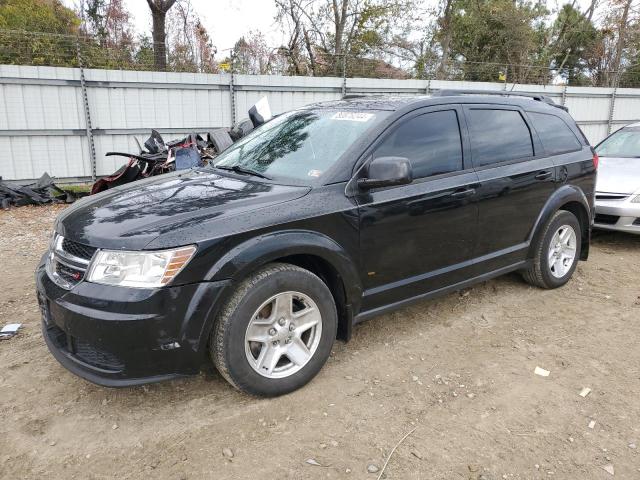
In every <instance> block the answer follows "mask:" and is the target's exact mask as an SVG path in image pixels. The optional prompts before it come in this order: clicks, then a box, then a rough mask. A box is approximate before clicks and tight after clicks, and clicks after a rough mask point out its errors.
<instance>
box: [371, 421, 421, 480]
mask: <svg viewBox="0 0 640 480" xmlns="http://www.w3.org/2000/svg"><path fill="white" fill-rule="evenodd" d="M416 428H418V427H413V428H412V429H411V430H409V432H407V433H406V434H405V436H404V437H402V438H401V439H400V441H399V442H398V443H396V446H395V447H393V449H392V450H391V452H390V453H389V456H388V457H387V460H386V461H385V462H384V465H383V466H382V470H380V475H378V480H380V479H381V478H382V474H383V473H384V469H385V468H387V465H388V464H389V460H391V457H392V456H393V453H394V452H395V451H396V448H398V447H399V446H400V444H401V443H402V442H404V440H405V439H406V438H407V437H408V436H409V435H411V434H412V433H413V432H415V431H416ZM374 466H375V465H374Z"/></svg>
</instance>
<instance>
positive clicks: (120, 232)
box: [56, 169, 310, 250]
mask: <svg viewBox="0 0 640 480" xmlns="http://www.w3.org/2000/svg"><path fill="white" fill-rule="evenodd" d="M309 190H310V188H309V187H300V186H287V185H277V184H272V183H265V182H261V181H254V180H253V178H251V177H247V178H238V177H236V176H231V175H230V176H225V175H221V174H219V173H218V172H213V171H210V170H202V169H200V170H189V171H187V172H174V173H171V174H167V175H161V176H157V177H152V178H149V179H146V180H141V181H137V182H132V183H129V184H126V185H122V186H120V187H116V188H113V189H110V190H107V191H106V192H102V193H100V194H98V195H93V196H89V197H85V198H83V199H81V200H79V201H77V202H76V203H74V204H73V205H72V206H71V207H70V208H68V209H67V210H65V211H64V212H63V213H62V214H61V215H60V216H59V217H58V220H57V222H56V230H57V231H58V233H60V234H62V235H63V236H65V237H67V238H69V239H70V240H73V241H75V242H78V243H83V244H86V245H91V246H94V247H99V248H113V249H123V250H127V249H130V250H141V249H144V248H145V246H147V245H148V244H149V243H150V242H152V241H154V240H158V239H159V238H161V237H163V236H166V237H171V240H169V239H168V238H167V239H166V240H167V241H168V242H172V243H174V244H169V245H167V246H180V245H186V244H189V243H193V242H198V241H201V240H206V239H208V238H215V237H219V236H223V235H224V234H225V231H224V226H225V223H228V222H225V219H229V218H230V217H232V218H234V219H235V220H237V219H238V218H239V217H243V216H247V217H248V216H249V214H250V212H253V211H255V210H258V209H260V208H264V207H269V206H273V205H275V204H278V203H283V202H287V201H291V200H294V199H296V198H300V197H302V196H304V195H305V194H306V193H308V191H309ZM214 221H215V223H216V225H215V226H212V225H211V222H214ZM236 223H237V222H236ZM245 224H247V225H250V222H248V221H247V222H245ZM194 226H196V227H199V228H198V231H199V234H198V236H199V238H192V235H185V236H183V237H181V236H180V234H179V232H181V231H182V232H186V231H187V230H189V231H190V232H193V231H194V228H193V227H194ZM207 236H208V238H207ZM155 243H163V244H166V243H167V242H162V241H160V242H155Z"/></svg>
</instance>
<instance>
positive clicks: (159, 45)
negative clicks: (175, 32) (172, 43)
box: [151, 10, 167, 70]
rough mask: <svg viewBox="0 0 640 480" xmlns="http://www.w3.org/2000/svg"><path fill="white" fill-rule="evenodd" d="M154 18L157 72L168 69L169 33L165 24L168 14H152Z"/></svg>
mask: <svg viewBox="0 0 640 480" xmlns="http://www.w3.org/2000/svg"><path fill="white" fill-rule="evenodd" d="M151 16H152V18H153V60H154V64H155V68H156V69H157V70H166V69H167V32H166V30H165V22H166V19H167V12H163V11H160V10H156V11H154V12H151Z"/></svg>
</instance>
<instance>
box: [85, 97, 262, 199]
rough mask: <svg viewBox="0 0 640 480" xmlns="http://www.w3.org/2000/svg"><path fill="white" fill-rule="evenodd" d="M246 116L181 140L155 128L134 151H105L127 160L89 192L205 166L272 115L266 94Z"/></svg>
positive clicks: (93, 192)
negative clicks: (228, 125) (167, 138)
mask: <svg viewBox="0 0 640 480" xmlns="http://www.w3.org/2000/svg"><path fill="white" fill-rule="evenodd" d="M249 116H250V118H251V119H246V120H242V121H240V122H239V123H237V124H236V125H234V126H233V127H232V128H231V129H230V130H228V129H225V128H218V129H215V130H213V131H211V132H208V133H207V135H206V138H203V137H202V136H201V135H199V134H197V133H192V134H190V135H188V136H186V137H184V138H182V139H179V140H172V141H170V142H165V141H164V139H163V138H162V135H160V133H159V132H158V131H157V130H151V136H150V137H149V138H148V139H147V140H146V141H145V142H144V148H143V146H141V145H140V143H139V142H138V148H139V152H138V153H137V154H134V153H123V152H107V153H106V156H108V157H110V156H121V157H126V158H128V159H129V162H128V163H126V164H125V165H123V166H122V167H120V168H119V169H118V170H116V171H115V172H114V173H113V174H111V175H109V176H106V177H104V178H101V179H99V180H98V181H96V182H95V183H94V184H93V186H92V187H91V194H92V195H93V194H96V193H99V192H103V191H105V190H108V189H110V188H113V187H117V186H119V185H123V184H125V183H129V182H133V181H135V180H141V179H143V178H148V177H154V176H156V175H162V174H164V173H168V172H173V171H176V170H187V169H189V168H193V167H203V166H205V165H208V164H209V163H210V162H211V160H213V159H214V158H216V157H217V156H218V155H219V154H220V153H222V152H223V151H224V150H226V149H227V148H228V147H230V146H231V145H233V142H235V141H238V140H239V139H240V138H242V137H244V136H245V135H247V134H249V133H251V131H252V130H253V129H254V128H256V127H258V126H260V125H262V124H263V123H265V122H267V121H269V120H270V119H271V118H272V115H271V109H270V108H269V103H268V102H267V99H266V97H263V98H262V99H260V100H259V101H258V102H257V103H256V104H255V105H254V106H252V107H251V108H250V109H249ZM145 149H146V150H145Z"/></svg>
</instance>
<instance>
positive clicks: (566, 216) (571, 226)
mask: <svg viewBox="0 0 640 480" xmlns="http://www.w3.org/2000/svg"><path fill="white" fill-rule="evenodd" d="M581 238H582V229H581V227H580V222H579V221H578V219H577V218H576V216H575V215H574V214H573V213H571V212H568V211H566V210H559V211H557V212H556V213H555V214H554V215H553V217H552V218H551V220H549V222H548V223H547V224H546V225H545V227H544V231H543V232H542V235H540V237H539V239H538V242H537V244H536V245H535V246H534V248H535V250H534V257H533V262H532V264H531V266H530V267H529V268H528V269H527V270H525V271H524V272H523V277H524V279H525V280H526V281H527V282H528V283H530V284H531V285H535V286H537V287H541V288H557V287H560V286H562V285H564V284H565V283H567V282H568V281H569V279H570V278H571V276H572V275H573V272H574V271H575V269H576V267H577V265H578V259H579V258H580V248H581Z"/></svg>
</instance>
